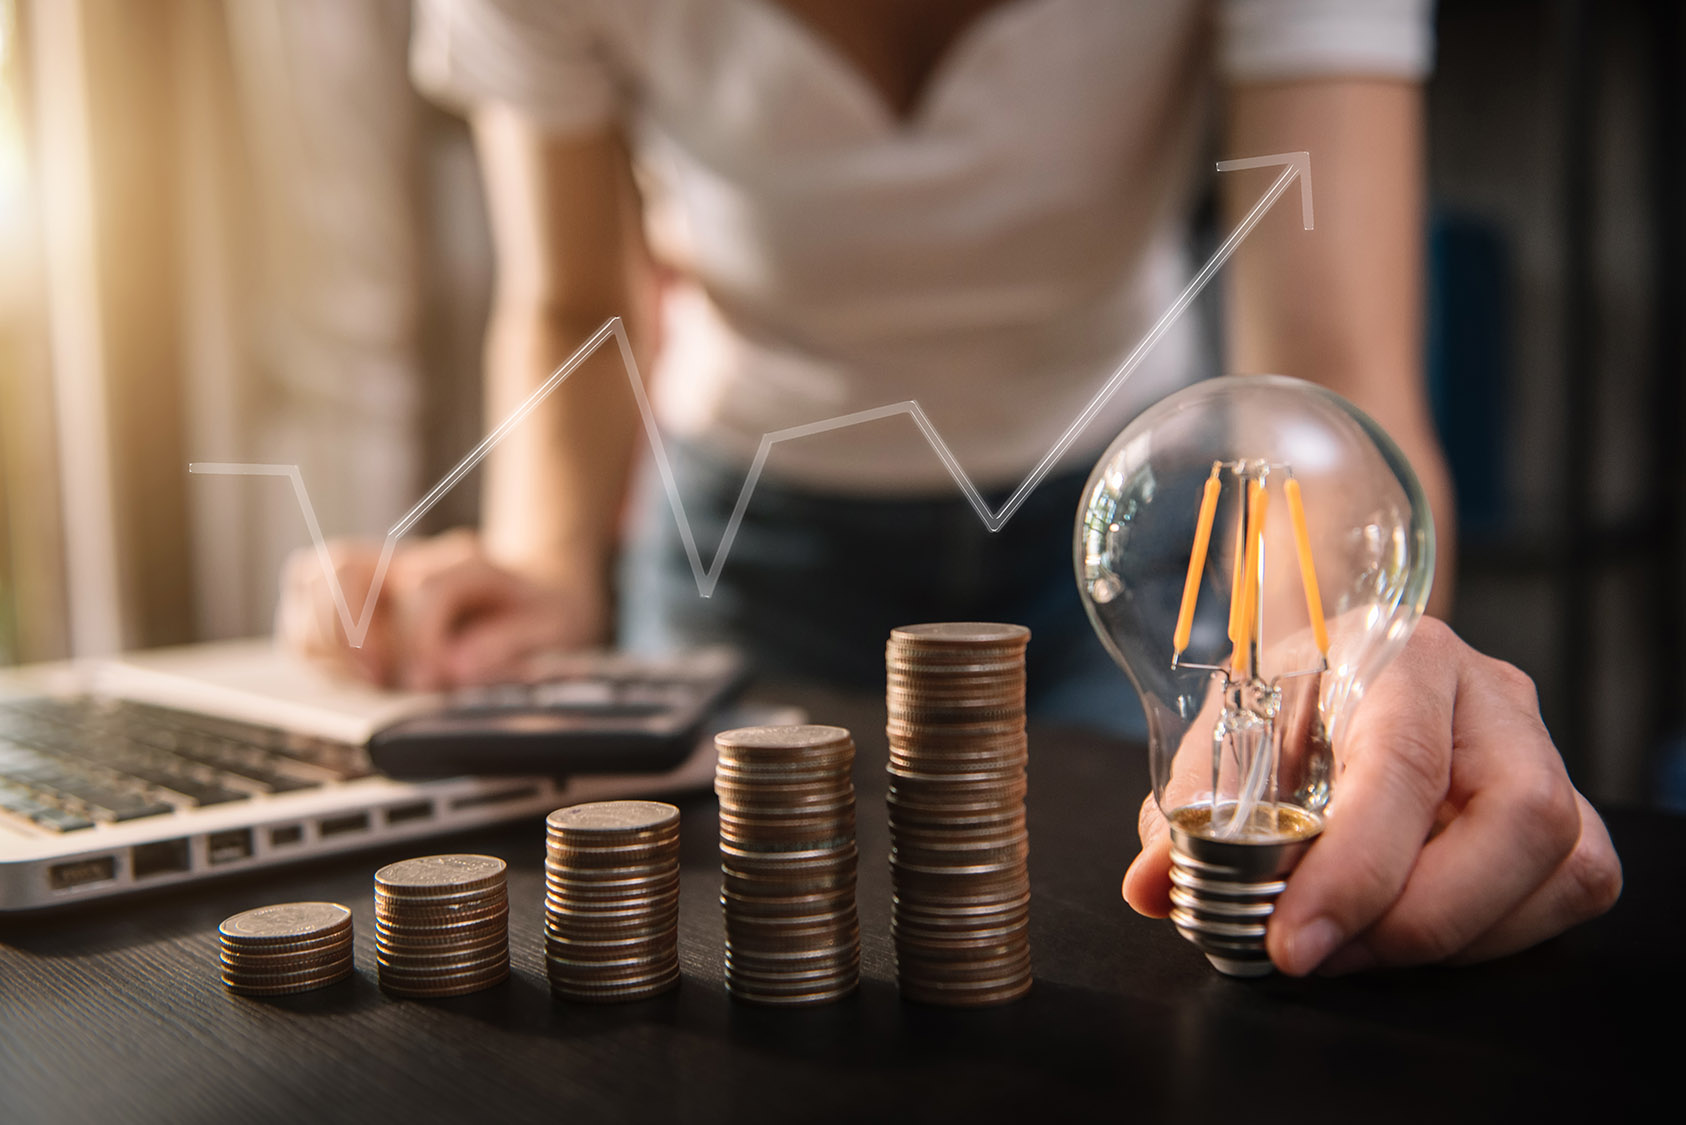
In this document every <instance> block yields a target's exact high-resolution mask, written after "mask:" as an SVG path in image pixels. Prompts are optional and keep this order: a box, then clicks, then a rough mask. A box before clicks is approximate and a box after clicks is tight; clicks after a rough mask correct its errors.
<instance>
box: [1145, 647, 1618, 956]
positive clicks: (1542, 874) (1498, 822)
mask: <svg viewBox="0 0 1686 1125" xmlns="http://www.w3.org/2000/svg"><path fill="white" fill-rule="evenodd" d="M1336 757H1337V759H1339V768H1340V772H1341V774H1342V777H1341V785H1340V799H1339V800H1338V801H1337V802H1336V803H1335V804H1334V805H1332V807H1331V808H1330V811H1329V815H1328V818H1327V825H1326V827H1325V828H1324V830H1323V834H1322V836H1321V837H1320V838H1319V841H1318V844H1317V846H1315V847H1313V848H1312V849H1310V850H1309V851H1308V853H1307V854H1306V856H1305V858H1304V859H1303V860H1302V861H1301V863H1300V865H1299V867H1298V868H1297V869H1296V870H1295V872H1294V874H1293V875H1292V877H1291V878H1289V879H1288V886H1287V889H1286V890H1284V891H1283V892H1282V895H1281V897H1280V898H1279V899H1278V900H1277V903H1276V911H1275V913H1274V914H1273V915H1272V917H1271V921H1270V927H1269V930H1270V932H1269V935H1268V940H1267V944H1268V947H1269V951H1270V956H1271V960H1272V961H1273V962H1274V963H1275V964H1276V966H1277V967H1278V968H1280V969H1281V970H1283V971H1284V972H1287V973H1292V974H1294V975H1296V976H1299V975H1303V974H1305V973H1309V972H1311V971H1313V970H1316V969H1319V968H1321V969H1323V970H1324V971H1325V972H1331V973H1340V972H1353V971H1358V970H1361V969H1366V968H1372V967H1380V966H1399V965H1417V964H1429V963H1433V962H1440V961H1449V962H1470V961H1480V960H1484V959H1487V958H1491V957H1499V956H1503V955H1504V954H1507V953H1512V952H1515V951H1517V950H1520V949H1525V948H1527V947H1528V946H1530V945H1534V944H1536V943H1538V942H1540V941H1544V940H1545V939H1546V938H1549V937H1552V936H1553V935H1555V934H1558V933H1561V932H1562V931H1563V930H1566V929H1568V928H1569V927H1571V926H1574V925H1577V924H1578V923H1580V922H1584V921H1586V920H1588V919H1590V918H1594V917H1596V916H1598V915H1599V914H1602V913H1603V912H1604V911H1606V910H1608V909H1609V908H1610V906H1611V905H1612V904H1613V903H1614V902H1615V901H1616V897H1617V896H1618V895H1619V894H1620V892H1621V884H1622V869H1621V863H1620V861H1619V860H1618V859H1617V856H1616V852H1615V849H1614V847H1612V845H1611V843H1610V836H1609V834H1608V833H1607V832H1606V831H1605V830H1604V823H1603V821H1602V820H1600V819H1599V817H1598V814H1597V813H1596V812H1595V811H1594V810H1593V808H1592V806H1591V805H1590V804H1588V803H1587V800H1586V798H1585V797H1583V796H1581V795H1580V793H1578V792H1576V791H1575V789H1574V787H1573V786H1572V785H1571V784H1570V782H1569V778H1568V776H1567V775H1566V774H1565V772H1564V770H1563V761H1562V759H1561V758H1560V757H1559V756H1558V753H1557V750H1556V748H1555V747H1554V746H1553V745H1552V742H1551V737H1550V735H1548V734H1547V733H1546V729H1545V727H1544V725H1543V724H1542V723H1541V722H1540V714H1539V706H1538V703H1537V701H1536V698H1535V695H1534V687H1533V684H1532V683H1531V682H1530V681H1529V680H1528V678H1527V677H1526V676H1525V675H1523V674H1522V673H1521V672H1519V671H1517V670H1516V669H1515V668H1514V667H1512V666H1511V665H1509V664H1505V663H1503V662H1502V661H1498V660H1494V659H1492V658H1490V657H1487V656H1483V655H1482V654H1480V653H1478V652H1476V651H1475V650H1474V649H1472V648H1470V647H1469V646H1468V645H1466V644H1464V643H1463V641H1461V640H1459V639H1458V637H1457V636H1456V634H1454V633H1453V632H1452V630H1451V629H1449V628H1447V627H1446V626H1445V625H1444V624H1442V623H1441V622H1439V621H1436V620H1434V619H1432V618H1430V619H1425V620H1424V621H1423V622H1422V623H1421V625H1420V626H1419V627H1418V628H1417V630H1416V632H1415V633H1413V634H1412V637H1411V640H1410V641H1409V642H1408V643H1407V645H1406V646H1405V650H1404V651H1403V652H1402V653H1401V654H1400V655H1399V656H1398V657H1397V658H1396V659H1395V660H1394V662H1393V664H1392V665H1391V666H1390V667H1389V668H1388V670H1387V671H1386V672H1384V673H1383V674H1382V675H1381V676H1379V677H1378V678H1377V680H1376V682H1375V683H1374V685H1372V686H1371V688H1370V690H1369V692H1368V693H1367V696H1366V701H1365V704H1364V707H1363V709H1362V711H1360V712H1359V714H1358V715H1357V716H1355V718H1354V720H1353V725H1352V727H1351V731H1350V734H1349V736H1348V739H1347V741H1346V744H1345V745H1344V746H1341V747H1337V753H1336ZM1140 832H1141V840H1142V851H1141V854H1140V855H1139V856H1137V858H1136V860H1135V862H1134V863H1132V864H1131V865H1130V870H1129V872H1128V873H1127V874H1126V875H1125V877H1124V898H1125V900H1126V901H1128V902H1129V904H1130V905H1131V906H1132V907H1134V908H1135V909H1136V910H1137V911H1139V912H1140V913H1143V914H1147V915H1150V916H1152V917H1164V916H1165V915H1167V914H1168V913H1169V912H1170V910H1171V904H1170V897H1169V896H1170V890H1171V883H1170V866H1171V859H1170V840H1169V833H1168V831H1167V828H1166V824H1165V820H1164V818H1163V817H1162V816H1161V815H1160V813H1159V810H1158V807H1157V806H1156V805H1155V803H1154V801H1153V799H1152V797H1149V798H1148V799H1147V801H1145V802H1144V803H1143V806H1142V813H1141V820H1140Z"/></svg>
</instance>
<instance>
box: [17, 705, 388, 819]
mask: <svg viewBox="0 0 1686 1125" xmlns="http://www.w3.org/2000/svg"><path fill="white" fill-rule="evenodd" d="M372 772H373V770H372V769H371V768H370V766H369V760H368V754H367V752H366V751H365V750H364V749H363V748H362V747H360V746H352V745H348V744H346V743H342V742H334V741H331V740H328V739H322V738H312V737H309V736H305V735H299V734H294V733H291V732H289V731H284V730H281V729H279V728H276V727H268V726H260V725H257V724H253V723H242V722H236V721H233V720H227V719H219V718H212V717H209V716H206V715H198V714H193V713H191V712H186V711H175V710H171V709H170V708H167V707H159V706H155V705H153V704H148V703H134V702H130V701H127V700H117V699H102V698H94V697H89V696H78V697H72V698H63V699H61V698H46V697H41V698H31V699H13V700H7V701H5V702H3V703H0V813H9V814H11V815H13V816H19V817H23V818H24V819H26V820H29V821H32V822H33V823H35V824H36V825H38V826H39V827H42V828H46V829H50V830H52V831H55V832H76V831H80V830H83V829H88V828H92V827H93V826H94V825H95V824H99V823H117V822H122V821H130V820H139V819H142V818H145V817H153V816H164V815H167V814H169V813H173V812H176V811H177V810H179V809H192V808H205V807H208V806H214V805H225V804H229V803H231V802H236V801H247V800H250V799H252V798H253V797H256V796H259V795H262V794H273V793H291V792H295V791H298V790H304V789H314V788H317V787H319V786H322V785H326V784H328V783H329V782H334V781H349V780H351V779H353V778H358V777H365V776H367V775H369V774H370V773H372Z"/></svg>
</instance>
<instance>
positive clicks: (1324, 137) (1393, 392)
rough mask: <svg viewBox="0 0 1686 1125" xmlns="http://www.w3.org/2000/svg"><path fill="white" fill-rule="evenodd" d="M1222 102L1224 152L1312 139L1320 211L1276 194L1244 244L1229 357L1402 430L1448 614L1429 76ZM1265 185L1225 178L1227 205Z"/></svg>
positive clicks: (1275, 88) (1434, 606) (1270, 87)
mask: <svg viewBox="0 0 1686 1125" xmlns="http://www.w3.org/2000/svg"><path fill="white" fill-rule="evenodd" d="M1227 108H1228V113H1227V119H1226V130H1225V141H1224V155H1225V156H1253V155H1259V154H1263V153H1271V152H1286V151H1293V150H1298V149H1304V150H1306V151H1309V152H1310V153H1311V170H1312V175H1311V178H1312V183H1313V185H1314V187H1315V190H1314V192H1313V195H1314V199H1315V204H1316V222H1317V226H1316V229H1315V230H1314V231H1309V232H1308V231H1304V230H1302V229H1301V225H1300V210H1299V208H1298V207H1297V206H1278V207H1277V208H1275V209H1274V211H1273V212H1272V213H1271V214H1270V215H1269V216H1267V218H1266V219H1265V221H1264V222H1263V223H1261V224H1260V225H1259V227H1258V229H1257V230H1256V231H1255V233H1254V235H1253V237H1252V238H1251V239H1250V240H1249V242H1248V243H1247V245H1245V246H1244V247H1243V248H1242V250H1241V252H1240V253H1238V254H1237V255H1236V261H1235V265H1234V273H1233V275H1232V277H1233V284H1232V285H1231V288H1230V300H1229V303H1228V321H1227V325H1226V329H1227V338H1228V347H1229V356H1230V360H1229V368H1230V370H1232V371H1236V372H1276V373H1279V374H1284V375H1294V376H1297V377H1299V378H1303V379H1310V380H1313V381H1315V382H1318V383H1321V384H1323V385H1324V386H1327V387H1329V388H1330V389H1331V390H1334V391H1336V392H1338V393H1340V394H1341V395H1344V396H1345V397H1346V398H1348V399H1350V400H1351V401H1353V402H1354V403H1356V404H1357V405H1358V406H1359V407H1360V408H1361V409H1362V410H1364V411H1365V412H1366V413H1367V414H1369V415H1370V416H1371V417H1373V418H1375V419H1376V421H1377V422H1379V423H1380V424H1381V426H1382V427H1383V428H1384V429H1385V430H1386V431H1387V432H1388V433H1389V434H1390V435H1391V436H1392V437H1393V439H1394V441H1396V442H1397V443H1398V444H1399V446H1400V449H1401V450H1402V451H1403V452H1404V453H1405V455H1406V457H1407V458H1409V459H1410V461H1411V464H1412V466H1413V467H1414V468H1415V469H1416V471H1417V476H1418V478H1419V479H1420V480H1421V481H1422V485H1423V489H1424V491H1425V493H1426V494H1427V496H1428V499H1429V503H1430V506H1431V508H1432V510H1433V512H1434V516H1435V531H1436V538H1437V552H1436V578H1435V584H1434V593H1433V595H1432V597H1431V599H1430V604H1429V609H1430V612H1432V613H1435V614H1437V615H1441V616H1444V615H1445V613H1446V612H1447V610H1448V609H1449V607H1450V604H1451V596H1452V585H1453V571H1452V561H1453V558H1454V552H1453V544H1454V540H1455V513H1454V511H1453V502H1452V490H1451V483H1450V478H1449V476H1448V474H1447V471H1446V466H1445V460H1444V457H1443V455H1442V453H1441V451H1440V446H1439V442H1438V440H1437V439H1436V437H1435V433H1434V425H1433V420H1432V417H1431V415H1430V411H1429V405H1428V396H1427V393H1426V386H1425V380H1424V375H1423V313H1422V292H1423V218H1422V213H1423V187H1422V185H1423V151H1422V148H1423V145H1422V95H1421V89H1420V87H1418V86H1416V85H1415V84H1411V83H1405V82H1393V81H1381V80H1359V79H1320V80H1307V81H1300V82H1283V83H1274V84H1259V85H1241V86H1237V87H1236V88H1235V89H1234V90H1232V91H1231V96H1230V97H1229V99H1228V103H1227ZM1261 174H1262V173H1261ZM1256 186H1257V185H1256V184H1254V183H1251V182H1249V183H1233V182H1232V183H1228V184H1226V185H1225V190H1226V197H1225V202H1226V205H1227V207H1228V210H1229V211H1230V212H1231V214H1232V216H1233V215H1234V214H1235V213H1236V212H1238V211H1239V209H1240V208H1241V207H1243V206H1245V205H1246V203H1247V202H1249V199H1248V193H1249V192H1250V191H1253V189H1255V188H1256ZM1254 195H1255V196H1256V192H1254Z"/></svg>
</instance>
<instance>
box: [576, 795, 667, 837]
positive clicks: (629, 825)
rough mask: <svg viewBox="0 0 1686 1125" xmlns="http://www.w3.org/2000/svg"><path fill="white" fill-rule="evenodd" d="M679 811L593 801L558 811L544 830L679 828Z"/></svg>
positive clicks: (659, 804)
mask: <svg viewBox="0 0 1686 1125" xmlns="http://www.w3.org/2000/svg"><path fill="white" fill-rule="evenodd" d="M678 822H679V810H678V809H677V808H675V807H674V806H672V805H670V804H667V803H666V802H664V801H593V802H591V803H589V804H584V805H569V806H568V807H566V808H561V809H557V810H556V811H555V812H553V813H551V814H550V815H549V816H548V817H546V818H545V826H546V827H547V828H550V829H553V830H555V831H557V832H561V833H565V834H573V833H581V834H590V833H598V832H608V833H620V832H643V831H649V830H651V829H658V828H664V827H666V826H668V825H677V824H678Z"/></svg>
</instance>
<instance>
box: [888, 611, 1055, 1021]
mask: <svg viewBox="0 0 1686 1125" xmlns="http://www.w3.org/2000/svg"><path fill="white" fill-rule="evenodd" d="M1029 640H1030V630H1028V629H1026V628H1024V627H1023V626H1020V625H992V624H978V623H961V622H955V623H943V624H932V625H910V626H905V627H903V628H900V629H896V630H895V631H894V632H892V633H891V634H890V642H889V644H888V646H887V647H886V650H885V663H886V672H887V699H886V703H887V705H888V712H889V724H888V727H887V728H886V729H887V733H888V735H889V741H890V767H889V770H890V793H889V807H890V843H891V847H890V875H891V882H892V886H893V889H894V899H893V911H892V921H891V928H892V932H893V935H894V938H895V944H896V971H897V977H898V979H899V981H900V984H901V991H902V995H903V996H904V997H906V998H907V999H910V1000H918V1001H923V1002H927V1003H933V1004H953V1005H976V1004H994V1003H999V1002H1002V1001H1006V1000H1012V999H1014V998H1016V997H1019V996H1022V995H1024V994H1025V993H1026V992H1027V991H1029V989H1030V981H1031V976H1030V938H1029V929H1030V873H1029V869H1028V866H1027V859H1028V857H1029V847H1030V845H1029V836H1028V834H1027V832H1026V830H1025V817H1024V799H1025V793H1026V782H1025V767H1026V764H1027V762H1028V747H1027V743H1026V741H1025V730H1024V654H1025V645H1026V644H1027V642H1028V641H1029Z"/></svg>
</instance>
